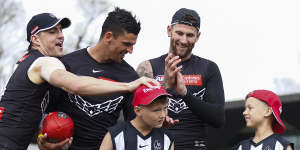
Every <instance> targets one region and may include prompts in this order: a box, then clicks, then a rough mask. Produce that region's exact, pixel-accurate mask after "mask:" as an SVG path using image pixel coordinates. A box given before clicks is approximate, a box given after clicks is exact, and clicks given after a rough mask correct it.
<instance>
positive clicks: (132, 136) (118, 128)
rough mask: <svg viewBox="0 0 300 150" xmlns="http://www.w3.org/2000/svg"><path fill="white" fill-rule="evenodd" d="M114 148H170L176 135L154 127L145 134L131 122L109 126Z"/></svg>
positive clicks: (150, 149)
mask: <svg viewBox="0 0 300 150" xmlns="http://www.w3.org/2000/svg"><path fill="white" fill-rule="evenodd" d="M108 131H109V133H110V135H111V140H112V143H113V149H114V150H169V149H170V148H171V145H172V143H173V141H174V135H173V134H172V133H170V132H167V131H165V130H164V129H162V128H153V129H152V131H151V132H150V133H149V134H148V135H146V136H144V135H143V134H141V133H140V132H139V131H138V130H137V129H136V128H135V127H134V126H133V125H132V124H131V123H130V122H122V123H119V124H117V125H115V126H113V127H111V128H108Z"/></svg>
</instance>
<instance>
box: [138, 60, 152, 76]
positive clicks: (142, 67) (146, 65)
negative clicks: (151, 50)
mask: <svg viewBox="0 0 300 150" xmlns="http://www.w3.org/2000/svg"><path fill="white" fill-rule="evenodd" d="M136 72H137V73H138V75H139V76H140V77H143V76H145V77H149V78H154V77H153V70H152V67H151V64H150V61H149V60H146V61H143V62H141V63H140V64H139V65H138V67H137V69H136Z"/></svg>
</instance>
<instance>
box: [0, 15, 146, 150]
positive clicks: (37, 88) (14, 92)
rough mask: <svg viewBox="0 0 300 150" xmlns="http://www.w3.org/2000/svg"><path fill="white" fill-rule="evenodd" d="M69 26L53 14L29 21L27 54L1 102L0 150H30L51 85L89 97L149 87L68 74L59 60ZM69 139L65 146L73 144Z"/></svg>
mask: <svg viewBox="0 0 300 150" xmlns="http://www.w3.org/2000/svg"><path fill="white" fill-rule="evenodd" d="M70 24H71V21H70V20H69V19H68V18H62V19H58V18H56V17H55V16H54V15H53V14H50V13H42V14H38V15H35V16H33V17H32V18H31V20H30V21H29V22H28V24H27V41H28V42H30V46H29V49H28V53H27V54H26V55H24V56H23V57H22V58H20V59H19V61H18V62H17V67H16V70H15V71H14V73H13V74H12V76H11V77H10V79H9V82H8V84H7V86H6V88H5V90H4V93H3V96H2V97H1V101H0V150H24V149H27V147H28V145H29V143H30V141H31V140H32V138H33V135H34V134H35V133H36V131H37V130H38V126H39V122H40V120H41V118H42V114H43V113H44V111H45V109H46V108H47V105H48V103H49V92H48V90H49V89H50V85H53V86H56V87H58V88H60V89H62V90H65V91H67V92H69V93H73V94H80V95H90V96H92V95H94V96H99V95H105V94H112V93H117V92H133V91H134V90H135V88H136V87H138V86H139V85H140V84H147V85H149V83H148V81H150V79H146V78H144V79H138V80H136V81H133V80H131V81H133V82H131V83H129V84H128V83H120V82H109V81H105V80H98V79H96V78H92V77H88V76H77V75H75V74H73V73H71V72H68V71H66V68H65V66H64V65H63V63H62V62H61V61H60V60H58V59H57V58H56V57H61V56H63V42H64V35H63V33H62V29H64V28H67V27H69V26H70ZM135 79H137V78H135ZM151 81H152V79H151ZM150 86H151V85H150ZM108 87H109V88H108ZM69 140H70V139H66V140H65V141H63V142H62V144H68V143H70V141H69Z"/></svg>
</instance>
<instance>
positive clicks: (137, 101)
mask: <svg viewBox="0 0 300 150" xmlns="http://www.w3.org/2000/svg"><path fill="white" fill-rule="evenodd" d="M151 84H152V85H154V84H153V83H151ZM160 96H171V95H170V94H168V93H167V92H166V90H165V89H164V88H163V87H162V86H154V87H153V88H149V87H147V86H145V85H141V86H139V87H138V88H137V89H136V90H135V93H134V98H133V101H132V106H133V107H135V106H138V105H148V104H150V103H151V102H153V101H154V100H155V99H157V98H158V97H160Z"/></svg>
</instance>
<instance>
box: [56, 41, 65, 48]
mask: <svg viewBox="0 0 300 150" xmlns="http://www.w3.org/2000/svg"><path fill="white" fill-rule="evenodd" d="M55 46H58V47H59V48H62V47H63V41H59V42H58V43H56V44H55Z"/></svg>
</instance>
